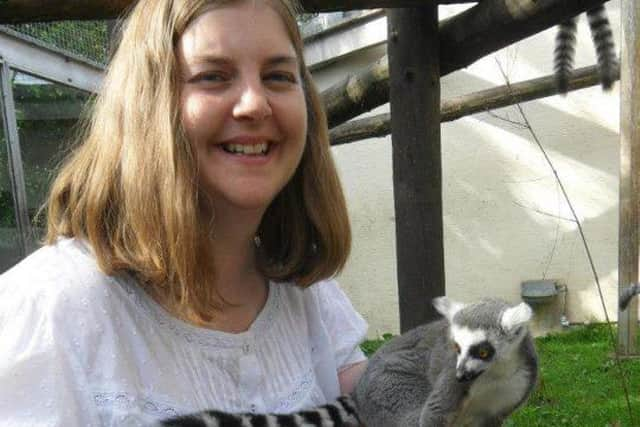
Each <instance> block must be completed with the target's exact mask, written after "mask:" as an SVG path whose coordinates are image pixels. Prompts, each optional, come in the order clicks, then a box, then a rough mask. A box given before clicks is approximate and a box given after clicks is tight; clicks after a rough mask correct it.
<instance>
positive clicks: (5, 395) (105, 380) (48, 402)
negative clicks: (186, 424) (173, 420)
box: [0, 239, 367, 427]
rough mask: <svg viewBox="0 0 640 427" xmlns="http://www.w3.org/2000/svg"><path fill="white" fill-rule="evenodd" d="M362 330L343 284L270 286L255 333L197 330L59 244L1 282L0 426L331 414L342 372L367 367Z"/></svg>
mask: <svg viewBox="0 0 640 427" xmlns="http://www.w3.org/2000/svg"><path fill="white" fill-rule="evenodd" d="M366 328H367V325H366V322H365V321H364V320H363V319H362V317H361V316H360V315H359V314H358V313H357V312H356V311H355V310H354V309H353V307H352V305H351V303H350V302H349V300H348V298H347V297H346V296H345V294H344V293H343V292H342V291H341V290H340V288H339V287H338V285H337V284H336V282H335V281H324V282H319V283H316V284H314V285H313V286H311V287H310V288H308V289H306V290H302V289H300V288H298V287H295V286H293V285H291V284H287V283H273V282H272V283H270V284H269V296H268V299H267V302H266V305H265V307H264V308H263V309H262V311H261V312H260V314H259V315H258V317H257V318H256V320H255V321H254V322H253V324H252V325H251V327H250V328H249V330H248V331H246V332H243V333H239V334H230V333H224V332H218V331H213V330H210V329H205V328H198V327H195V326H192V325H190V324H187V323H184V322H182V321H180V320H178V319H176V318H174V317H172V316H170V315H169V314H168V313H167V312H166V311H165V310H164V309H163V308H162V307H161V306H160V305H158V304H157V303H156V302H155V301H153V299H151V298H150V297H148V296H147V294H146V293H144V291H142V290H141V289H140V287H138V286H136V284H135V283H134V282H133V280H132V279H130V278H127V277H124V276H118V277H113V276H106V275H104V274H103V273H101V272H100V271H99V270H98V268H97V265H96V261H95V259H94V257H93V256H92V254H91V252H90V251H89V250H88V249H87V247H86V246H85V245H84V244H83V243H81V242H80V241H78V240H75V239H61V240H60V241H58V242H57V243H56V244H55V245H51V246H45V247H43V248H41V249H39V250H37V251H36V252H34V253H33V254H32V255H30V256H29V257H27V258H26V259H25V260H23V261H22V262H21V263H20V264H18V265H17V266H15V267H14V268H13V269H11V270H9V271H8V272H6V273H5V274H3V275H1V276H0V420H2V421H1V422H0V423H1V424H2V425H3V426H6V427H14V426H15V427H17V426H21V427H22V426H38V427H39V426H65V427H73V426H83V427H85V426H129V425H142V424H144V423H147V422H150V421H153V420H157V419H161V418H166V417H168V416H172V415H176V414H183V413H188V412H193V411H198V410H203V409H207V408H215V409H220V410H223V411H232V412H238V411H253V412H280V413H283V412H292V411H296V410H299V409H302V408H307V407H311V406H315V405H318V404H323V403H326V402H328V401H331V400H333V399H334V398H335V397H337V396H338V394H339V385H338V377H337V373H338V372H339V371H340V369H342V368H344V367H346V366H348V365H351V364H353V363H357V362H360V361H363V360H364V359H365V356H364V355H363V353H362V352H361V351H360V349H359V348H358V344H359V343H360V342H361V341H362V339H363V338H364V335H365V332H366Z"/></svg>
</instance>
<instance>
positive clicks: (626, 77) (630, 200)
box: [618, 0, 640, 356]
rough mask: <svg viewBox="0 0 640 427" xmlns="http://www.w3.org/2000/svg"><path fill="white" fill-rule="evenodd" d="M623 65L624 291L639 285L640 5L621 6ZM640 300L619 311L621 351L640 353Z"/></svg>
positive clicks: (632, 1) (628, 1)
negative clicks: (633, 284)
mask: <svg viewBox="0 0 640 427" xmlns="http://www.w3.org/2000/svg"><path fill="white" fill-rule="evenodd" d="M621 6H622V7H621V23H622V31H621V39H622V58H621V59H622V64H621V80H620V187H619V188H620V190H619V191H620V206H619V215H620V217H619V222H618V229H619V234H618V239H619V240H618V247H619V252H618V286H619V291H620V292H622V291H623V290H624V289H625V288H626V287H627V286H629V285H630V284H632V283H635V282H638V280H639V279H640V278H639V274H638V273H639V267H638V260H639V257H640V232H639V230H638V227H640V128H638V123H640V99H638V98H639V97H640V71H639V70H640V68H639V67H640V52H638V46H639V44H640V3H639V2H638V1H637V0H623V1H622V5H621ZM637 327H638V299H637V298H634V299H633V300H632V302H631V303H630V304H629V306H628V307H627V310H625V311H618V352H619V353H620V354H622V355H625V356H629V355H634V354H638V345H637V344H638V343H637V336H636V333H637Z"/></svg>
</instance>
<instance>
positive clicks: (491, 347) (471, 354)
mask: <svg viewBox="0 0 640 427" xmlns="http://www.w3.org/2000/svg"><path fill="white" fill-rule="evenodd" d="M450 330H451V341H452V346H453V351H455V352H456V354H457V361H456V379H457V380H458V381H461V382H467V381H472V380H474V379H476V378H478V377H479V376H480V375H481V374H482V373H483V372H485V371H486V370H487V369H488V368H489V367H490V366H491V364H492V363H493V362H494V361H495V360H496V357H497V356H498V355H497V354H496V345H495V344H494V343H492V340H491V337H490V336H489V335H491V334H488V333H487V331H484V330H481V329H470V328H468V327H465V326H460V325H455V324H453V325H451V329H450Z"/></svg>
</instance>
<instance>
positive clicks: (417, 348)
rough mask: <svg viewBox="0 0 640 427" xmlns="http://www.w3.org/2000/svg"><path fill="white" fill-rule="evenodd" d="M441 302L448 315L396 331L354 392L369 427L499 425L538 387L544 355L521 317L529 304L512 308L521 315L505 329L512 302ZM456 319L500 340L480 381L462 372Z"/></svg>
mask: <svg viewBox="0 0 640 427" xmlns="http://www.w3.org/2000/svg"><path fill="white" fill-rule="evenodd" d="M434 305H435V306H436V308H437V309H438V310H439V311H440V312H441V313H442V314H443V315H444V317H445V319H442V320H439V321H435V322H432V323H429V324H426V325H423V326H419V327H417V328H415V329H413V330H411V331H408V332H406V333H404V334H402V335H400V336H398V337H395V338H394V339H392V340H391V341H389V342H388V343H387V344H386V345H384V346H383V347H382V348H381V349H379V350H378V351H377V352H376V353H375V354H374V355H373V357H372V358H371V359H370V361H369V365H368V367H367V370H366V372H365V374H364V375H363V376H362V378H361V379H360V381H359V383H358V385H357V387H356V390H355V392H354V400H355V402H356V406H357V409H358V414H359V416H360V419H361V420H362V421H363V423H364V424H365V425H366V426H367V427H401V426H402V427H427V426H429V427H441V426H500V425H502V422H503V421H504V419H506V417H507V416H509V415H510V414H511V413H512V412H513V411H514V410H515V409H516V408H518V407H519V406H520V405H522V404H523V403H524V402H525V401H526V399H527V397H528V396H529V394H530V393H531V391H532V390H533V387H534V385H535V382H536V378H537V356H536V353H535V349H534V346H533V340H532V338H531V335H530V334H529V332H528V329H527V327H526V321H524V322H520V319H521V318H522V320H528V319H527V317H526V315H527V312H526V310H530V309H528V307H526V308H525V307H520V306H518V307H519V308H517V309H514V310H512V313H513V314H515V316H512V319H515V320H514V321H510V322H508V325H509V326H510V327H511V329H510V330H509V331H505V330H504V328H503V327H502V320H503V315H504V313H506V312H507V310H509V309H510V308H512V307H511V306H510V305H508V304H507V303H505V302H503V301H499V300H485V301H481V302H479V303H476V304H471V305H467V306H462V305H460V304H458V303H454V302H452V301H450V300H448V299H446V298H439V299H436V301H434ZM520 308H524V309H525V310H523V311H522V314H523V316H519V314H520ZM529 316H530V312H529ZM451 325H455V326H456V327H458V328H460V327H466V328H468V329H470V330H481V331H482V332H483V333H484V334H486V336H487V339H488V341H489V342H491V343H492V345H493V346H494V347H495V350H496V353H495V356H494V358H493V359H492V361H490V362H484V365H483V368H482V369H484V371H483V372H482V373H481V374H480V375H479V376H478V377H477V378H475V379H473V380H470V381H461V380H457V379H456V376H457V375H458V372H457V369H458V370H459V369H460V367H458V368H457V367H456V365H457V364H458V362H459V359H463V355H462V354H461V355H460V357H458V355H457V353H456V351H455V350H454V348H453V343H452V341H451V338H450V337H451V333H452V331H451ZM462 362H463V361H462V360H460V364H461V365H462V364H463V363H462Z"/></svg>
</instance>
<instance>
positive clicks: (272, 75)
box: [264, 71, 298, 84]
mask: <svg viewBox="0 0 640 427" xmlns="http://www.w3.org/2000/svg"><path fill="white" fill-rule="evenodd" d="M264 79H265V80H267V81H271V82H275V83H293V84H295V83H298V77H297V76H296V75H295V74H294V73H292V72H289V71H272V72H269V73H267V74H266V75H265V76H264Z"/></svg>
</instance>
